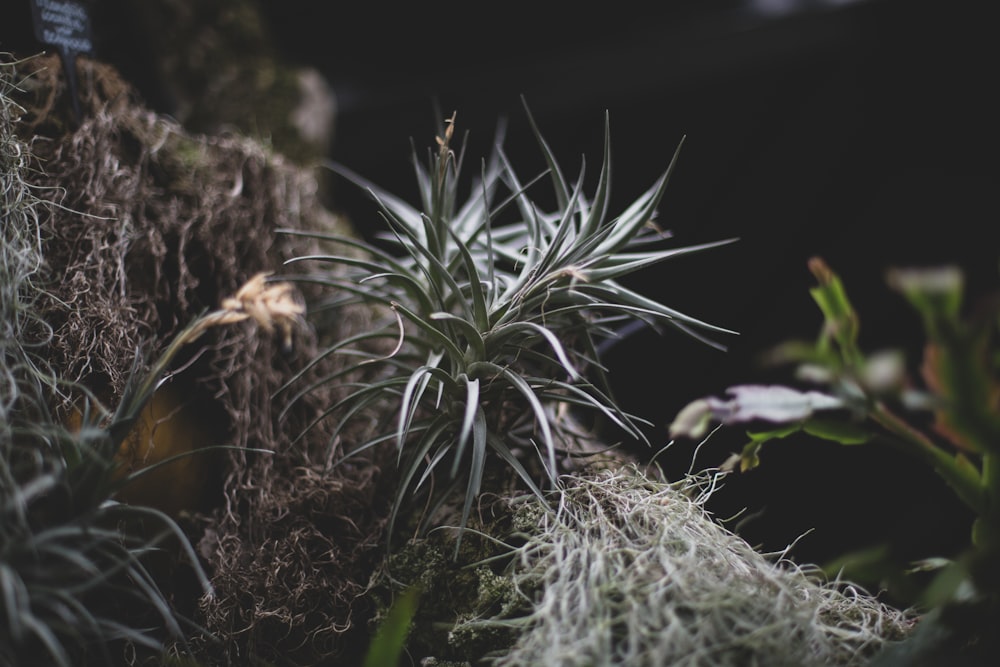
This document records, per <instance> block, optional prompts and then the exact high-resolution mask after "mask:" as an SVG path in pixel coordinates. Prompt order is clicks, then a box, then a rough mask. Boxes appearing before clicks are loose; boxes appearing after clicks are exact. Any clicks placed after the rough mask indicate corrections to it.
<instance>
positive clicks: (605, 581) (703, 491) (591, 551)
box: [466, 465, 912, 667]
mask: <svg viewBox="0 0 1000 667" xmlns="http://www.w3.org/2000/svg"><path fill="white" fill-rule="evenodd" d="M716 482H717V478H713V477H711V476H709V475H708V474H707V473H706V474H703V475H699V476H694V477H690V478H686V479H683V480H681V481H680V482H677V483H674V484H669V483H665V482H661V481H657V480H655V479H653V478H651V477H649V476H647V475H646V474H644V473H643V472H641V471H640V470H638V469H637V468H636V467H634V466H632V465H628V466H625V467H622V468H619V469H617V470H608V471H604V472H600V473H597V474H592V475H573V476H571V477H567V478H565V479H564V484H562V485H561V486H562V488H561V490H559V491H557V492H554V493H555V494H556V495H557V497H556V498H555V502H554V503H552V508H553V509H551V511H543V512H541V513H540V514H539V513H537V512H535V511H534V509H535V508H536V507H544V504H543V503H542V502H541V501H540V500H538V499H537V498H535V497H526V498H524V499H522V502H521V503H519V504H520V505H521V509H520V510H518V511H521V510H524V511H529V512H532V513H533V515H535V516H541V520H540V521H539V522H538V523H537V524H535V528H534V530H533V531H532V532H530V533H529V534H528V535H527V537H526V541H525V542H524V544H523V545H522V546H520V547H518V548H517V549H516V550H515V554H514V556H515V558H514V560H513V562H512V563H511V565H510V566H509V568H508V573H507V574H508V576H510V577H511V579H512V581H513V583H514V585H515V586H516V588H517V589H518V590H520V591H521V592H522V593H523V595H524V600H525V602H526V604H527V608H528V609H530V612H529V613H528V614H527V615H526V616H524V615H522V616H519V617H508V618H499V617H495V618H493V619H492V620H489V621H476V622H474V623H470V624H469V626H470V627H468V628H466V630H471V629H472V628H473V627H475V626H476V625H478V626H480V627H483V628H484V629H485V628H486V627H488V626H490V625H512V626H516V627H518V628H520V632H519V634H518V635H517V640H516V643H515V644H514V646H513V647H512V648H511V649H510V650H509V651H505V652H503V654H502V655H500V656H499V657H496V658H495V660H494V663H493V664H494V665H496V666H497V667H513V666H515V665H559V666H562V667H571V666H574V665H581V666H582V665H587V666H591V667H592V666H594V665H631V666H640V665H650V666H653V665H673V666H691V667H693V666H695V665H712V666H720V665H740V666H744V665H771V666H773V665H795V666H797V667H802V666H805V665H858V664H863V663H864V662H866V661H867V660H868V659H870V658H871V657H872V656H873V655H874V654H875V653H876V652H877V651H878V650H879V649H880V648H882V647H883V646H884V645H885V644H886V643H887V642H891V641H894V640H898V639H902V638H903V637H904V636H905V635H906V634H907V633H908V631H909V628H910V625H911V624H912V623H911V618H910V617H909V616H908V615H907V614H906V613H905V612H902V611H899V610H896V609H893V608H891V607H887V606H885V605H883V604H881V603H879V602H878V601H877V600H875V599H874V598H872V597H871V596H869V595H868V594H867V593H865V592H864V591H861V590H859V589H857V588H855V587H852V586H849V585H844V584H841V583H839V582H830V581H824V580H822V579H820V578H819V575H818V572H817V571H814V570H812V569H810V568H805V567H801V566H797V565H795V564H794V563H791V562H789V561H787V560H785V559H783V558H781V555H780V554H778V555H765V554H761V553H760V552H758V551H756V550H754V549H753V547H751V546H750V545H748V544H747V543H746V542H744V541H743V540H742V539H741V538H739V537H738V536H736V535H734V534H733V533H731V532H729V531H728V530H727V529H726V528H725V527H724V526H723V525H721V524H720V523H718V522H717V521H715V520H714V519H712V518H711V517H710V516H709V515H708V514H707V513H706V511H705V509H704V503H705V501H706V500H707V498H708V497H709V495H710V494H711V493H712V491H713V489H714V488H715V484H716Z"/></svg>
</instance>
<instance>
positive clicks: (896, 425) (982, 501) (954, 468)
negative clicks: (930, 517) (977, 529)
mask: <svg viewBox="0 0 1000 667" xmlns="http://www.w3.org/2000/svg"><path fill="white" fill-rule="evenodd" d="M869 416H870V417H871V418H872V420H874V421H875V423H877V424H878V425H879V426H881V427H882V428H884V429H886V430H887V431H889V432H890V433H891V434H893V435H894V436H896V438H892V439H890V440H891V441H892V442H894V443H895V444H897V445H899V446H900V447H901V448H902V449H904V450H905V451H907V452H909V453H910V454H914V455H916V456H917V457H918V458H920V459H921V460H923V461H925V462H927V463H929V464H930V465H931V466H932V467H933V468H934V469H935V470H936V471H937V472H938V474H940V475H941V476H942V477H944V479H945V481H946V482H947V483H948V484H949V485H951V487H952V488H954V489H955V492H956V493H957V494H958V497H959V498H960V499H961V500H962V501H963V502H964V503H965V504H966V505H968V506H969V507H970V508H972V509H973V510H974V511H975V512H976V514H977V516H979V517H983V516H985V515H986V514H987V512H988V510H989V506H990V504H991V503H990V502H989V500H990V498H989V496H990V495H991V491H990V490H989V489H987V487H986V481H987V480H986V479H985V477H986V474H987V473H986V470H985V463H986V457H984V471H983V475H982V476H980V475H977V474H975V471H974V470H973V469H972V468H971V467H963V466H961V465H960V464H959V463H958V461H957V460H956V459H955V458H954V457H952V456H949V455H948V453H947V452H945V451H944V450H942V449H941V448H940V447H938V446H937V445H935V444H934V442H932V441H931V440H930V438H928V437H927V436H926V435H925V434H924V433H922V432H921V431H919V430H917V429H915V428H914V427H913V426H911V425H910V424H909V423H907V422H906V421H905V420H903V419H901V418H900V417H898V416H897V415H896V414H895V413H893V412H892V411H891V410H889V409H888V408H887V407H886V406H885V404H883V403H882V402H881V401H877V402H876V403H875V405H874V407H873V409H872V410H871V411H870V413H869ZM990 474H991V475H992V476H993V477H998V475H997V473H996V472H992V473H990ZM993 483H994V484H998V483H1000V479H998V480H995V481H994V482H993ZM994 488H995V487H994ZM994 493H995V491H994Z"/></svg>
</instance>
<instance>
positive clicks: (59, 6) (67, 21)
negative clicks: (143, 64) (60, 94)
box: [31, 0, 94, 122]
mask: <svg viewBox="0 0 1000 667" xmlns="http://www.w3.org/2000/svg"><path fill="white" fill-rule="evenodd" d="M31 15H32V18H33V19H34V25H35V38H36V39H38V41H39V42H41V43H42V44H48V45H50V46H53V47H55V49H56V51H57V52H58V53H59V59H60V60H61V61H62V65H63V70H64V71H65V72H66V85H67V87H68V88H69V95H70V101H71V102H72V104H73V113H74V115H75V116H76V120H77V122H79V121H80V115H81V114H80V99H79V97H78V94H77V81H76V56H77V55H79V54H81V53H86V54H90V53H93V50H94V43H93V38H92V37H91V32H90V13H89V9H88V7H87V5H86V3H85V2H82V1H81V0H31Z"/></svg>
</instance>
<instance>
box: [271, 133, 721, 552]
mask: <svg viewBox="0 0 1000 667" xmlns="http://www.w3.org/2000/svg"><path fill="white" fill-rule="evenodd" d="M528 118H529V121H530V122H531V127H532V129H533V131H534V134H535V137H536V139H537V141H538V144H539V146H540V147H541V150H542V154H543V155H544V158H545V161H546V163H547V165H548V169H547V171H546V172H545V173H543V174H541V175H540V176H538V177H536V178H534V179H531V180H530V181H529V182H524V181H522V180H521V178H520V177H519V176H518V175H517V174H516V172H515V171H514V168H513V167H512V165H511V164H510V163H509V161H508V159H507V157H506V155H505V154H504V152H503V150H502V149H501V148H499V147H498V148H497V150H496V152H495V153H493V154H492V155H491V157H490V158H489V159H488V160H486V161H484V163H483V165H482V168H481V173H480V175H479V179H478V180H477V181H475V183H473V185H472V187H471V191H470V194H469V197H468V199H467V200H465V201H462V200H460V198H459V186H460V178H459V177H460V175H461V172H462V165H463V153H462V152H461V151H459V152H458V153H457V154H456V152H455V151H454V150H453V148H452V138H453V133H454V129H455V126H454V116H452V118H451V119H448V120H447V121H446V124H445V127H444V128H442V129H441V131H440V136H439V137H438V138H437V144H438V146H437V150H436V151H435V150H431V151H429V156H428V162H427V166H426V167H425V166H423V165H422V164H421V162H420V160H419V159H417V156H416V154H414V160H413V162H414V167H415V171H416V177H417V181H418V184H419V190H420V203H419V207H414V206H411V205H410V204H407V203H405V202H403V201H401V200H400V199H398V198H397V197H395V196H393V195H391V194H389V193H387V192H384V191H382V190H381V189H379V188H378V187H376V186H374V185H373V184H371V183H369V182H368V181H366V180H365V179H363V178H362V177H360V176H358V175H356V174H354V173H352V172H351V171H349V170H348V169H346V168H344V167H343V166H340V165H337V164H333V165H331V168H332V169H333V170H334V171H335V172H336V173H338V174H340V175H342V176H344V177H345V178H347V179H349V180H350V181H352V182H354V183H355V184H357V185H359V186H361V187H364V188H366V189H367V190H368V192H369V193H370V195H371V196H372V197H373V199H374V200H375V202H376V204H377V206H378V211H379V213H380V214H381V216H382V218H383V219H384V221H385V223H386V224H387V225H388V228H389V235H388V236H387V239H386V240H387V241H388V242H389V243H390V244H393V245H390V246H388V249H386V247H383V246H378V245H375V244H374V243H369V242H366V241H363V240H359V239H356V238H350V237H342V236H325V235H324V236H322V238H325V239H327V240H330V241H335V242H337V243H339V244H341V247H344V248H347V249H348V250H347V251H345V252H343V253H342V254H329V255H322V256H318V255H313V256H305V257H298V258H295V259H293V260H291V261H298V262H302V261H306V260H312V261H319V262H325V263H329V264H333V265H335V269H334V270H331V271H328V272H321V273H318V274H305V275H302V276H298V277H296V278H292V277H289V278H288V279H290V280H293V279H299V280H310V281H318V282H321V283H323V284H326V285H329V286H331V287H334V288H336V289H337V291H336V295H335V297H334V299H333V300H332V301H331V302H330V304H329V305H339V304H342V303H346V302H349V301H355V302H358V301H360V302H366V303H369V304H372V305H373V306H375V307H376V308H380V307H384V308H386V309H388V310H390V311H391V312H392V313H393V314H394V315H395V323H394V324H393V323H392V321H391V320H390V324H389V325H388V326H385V327H383V328H379V329H377V330H374V331H370V332H367V333H364V334H362V335H359V336H357V337H355V338H352V339H350V340H345V341H339V342H336V343H334V344H333V345H332V346H331V347H329V349H327V350H326V352H325V353H324V354H333V353H343V354H352V355H357V358H358V364H357V365H355V366H353V367H352V368H348V369H347V370H345V372H344V373H343V374H341V375H338V376H336V377H329V378H327V380H326V381H329V382H334V381H339V380H340V379H341V378H342V377H343V376H344V375H346V374H347V373H349V372H351V371H352V370H357V369H360V368H362V366H365V365H369V367H371V366H375V367H376V368H378V369H380V371H381V375H377V376H376V377H375V379H374V380H371V381H369V382H366V383H364V384H358V385H351V384H347V386H346V391H347V395H346V397H345V398H344V399H343V400H341V401H340V402H338V403H337V404H336V405H331V406H330V408H329V411H328V414H329V415H335V416H336V417H337V418H338V419H340V420H341V421H340V424H344V423H347V422H348V421H349V420H350V419H351V418H352V417H360V416H363V415H365V413H366V410H368V409H370V408H374V406H375V405H376V404H383V403H384V401H387V400H390V401H393V402H395V404H396V405H398V418H397V419H396V424H395V427H394V428H393V427H387V428H384V429H382V430H376V431H375V432H374V433H373V434H372V435H371V437H370V438H369V439H367V440H366V441H365V442H363V443H360V444H359V445H358V446H356V447H354V448H353V449H351V450H350V451H348V452H347V453H346V455H347V456H350V455H352V454H355V453H357V452H359V451H362V450H365V449H367V448H370V447H372V446H375V445H377V444H379V443H382V442H390V441H394V442H395V445H396V446H397V447H398V455H399V459H398V460H399V464H400V481H399V485H398V490H397V495H396V497H395V500H394V505H393V508H392V511H391V516H390V534H391V531H392V523H393V522H394V521H395V520H396V517H397V516H398V512H399V509H400V507H401V506H402V503H403V502H404V500H405V499H406V498H407V497H410V496H411V494H414V493H417V492H418V491H419V490H421V489H422V488H423V487H424V486H425V485H429V484H428V482H429V480H431V479H432V477H433V476H434V475H435V474H436V473H438V471H443V472H444V473H445V475H446V477H447V482H448V483H447V484H446V485H445V486H446V491H450V490H457V489H460V488H462V487H463V486H464V503H463V508H462V513H461V522H460V527H463V528H464V526H465V525H466V522H467V519H468V517H469V513H470V511H471V508H472V503H473V501H474V499H475V497H476V496H477V495H478V494H479V492H480V491H481V489H482V484H483V479H484V475H485V473H486V471H487V469H488V461H489V460H491V459H498V460H500V461H502V462H504V463H505V464H506V465H507V466H510V468H512V469H513V470H514V471H515V472H516V474H517V476H518V478H519V479H520V480H522V481H523V483H524V484H525V485H526V487H527V488H528V489H530V490H531V491H533V492H535V493H538V494H541V490H540V487H539V484H538V481H537V480H541V482H542V483H543V484H548V485H551V486H555V485H556V480H557V477H558V474H559V469H558V465H557V454H558V453H559V452H560V451H561V450H564V449H572V446H573V437H574V435H573V434H574V430H573V428H572V426H571V425H570V424H569V423H568V422H567V421H565V420H563V419H562V418H561V417H559V415H560V414H563V412H564V411H565V410H563V411H560V410H559V409H557V408H558V407H559V406H563V407H564V408H573V409H584V410H590V411H595V412H596V414H598V415H603V417H604V418H606V419H609V420H611V422H613V423H615V424H617V426H618V427H620V428H621V429H622V430H623V431H624V433H626V434H627V435H628V436H629V437H633V438H636V439H643V438H644V436H643V434H642V431H641V430H640V428H639V424H638V418H636V417H634V416H633V415H630V414H628V413H626V412H625V411H623V410H621V409H620V408H619V407H618V406H617V405H616V403H615V401H614V400H613V398H612V396H611V392H610V391H609V387H608V384H607V381H606V378H605V369H604V368H603V367H602V366H601V362H600V359H599V356H598V353H597V343H598V342H599V341H600V340H602V339H605V338H607V337H612V336H615V330H614V327H615V325H616V324H618V323H621V322H622V321H625V320H641V321H643V322H646V323H648V324H650V325H652V326H659V325H660V324H666V325H670V326H674V327H677V328H679V329H681V330H683V331H685V332H688V333H690V334H692V335H694V336H696V337H698V338H699V339H701V340H703V341H707V342H713V341H711V340H710V339H709V338H707V337H705V336H704V334H705V333H719V332H722V333H730V332H728V331H727V330H725V329H722V328H719V327H715V326H712V325H710V324H707V323H705V322H702V321H700V320H698V319H695V318H693V317H690V316H688V315H685V314H683V313H680V312H677V311H676V310H674V309H672V308H669V307H667V306H665V305H663V304H661V303H658V302H657V301H655V300H653V299H650V298H648V297H645V296H643V295H641V294H639V293H638V292H636V291H633V290H632V289H629V288H627V287H625V286H624V285H623V284H622V283H620V282H619V279H621V278H622V277H624V276H626V275H628V274H630V273H632V272H634V271H638V270H640V269H643V268H645V267H648V266H651V265H653V264H655V263H657V262H662V261H664V260H667V259H670V258H672V257H676V256H679V255H683V254H687V253H691V252H695V251H699V250H703V249H706V248H710V247H715V246H718V245H720V244H722V243H728V242H729V241H720V242H716V243H708V244H704V245H698V246H689V247H682V248H668V249H654V248H653V247H652V246H653V244H654V243H656V242H660V241H663V240H664V239H665V238H667V237H668V235H667V234H665V233H664V232H663V231H661V230H660V229H659V228H658V226H657V225H656V211H657V207H658V206H659V204H660V201H661V198H662V196H663V193H664V189H665V188H666V185H667V181H668V179H669V177H670V174H671V172H672V171H673V169H674V165H675V163H676V159H677V154H676V153H675V154H674V158H673V159H672V160H671V162H670V166H669V167H668V168H667V170H666V172H665V173H664V174H663V175H662V176H661V177H660V178H659V179H658V180H657V181H656V182H655V183H654V184H653V186H652V187H650V188H649V189H648V190H647V191H646V192H644V193H643V194H642V195H640V196H639V197H638V198H637V199H636V200H635V201H634V202H633V203H632V204H631V205H630V206H628V207H627V208H626V209H625V210H624V211H623V212H622V213H620V214H618V215H615V216H612V215H610V210H609V208H610V183H611V160H610V145H609V141H610V140H609V134H610V133H609V131H608V126H607V120H606V121H605V145H604V159H603V162H602V164H601V170H600V174H599V178H598V182H597V186H596V191H595V192H594V193H593V195H592V196H590V197H587V196H585V195H584V192H583V187H584V169H583V168H582V167H581V170H580V174H579V176H578V177H577V179H576V180H575V181H570V180H568V179H567V178H566V177H565V175H564V174H563V170H562V168H561V167H560V166H559V165H558V164H557V162H556V159H555V157H554V156H553V154H552V152H551V150H550V149H549V147H548V145H547V144H546V142H545V141H544V139H543V138H542V136H541V133H540V132H539V130H538V127H537V126H536V124H535V122H534V119H533V118H532V117H531V115H530V113H529V114H528ZM500 138H501V137H498V141H497V142H496V143H497V145H498V146H499V144H500ZM678 150H679V147H678ZM546 173H547V175H548V176H549V180H550V182H551V184H552V188H553V195H554V201H555V210H553V211H551V212H549V211H545V210H544V209H543V207H542V206H540V205H539V204H538V203H537V202H536V201H535V200H533V199H532V198H531V197H530V196H529V190H530V189H531V187H532V186H534V185H535V184H536V182H537V181H539V180H540V179H542V178H543V177H544V176H545V175H546ZM285 231H286V232H287V233H290V234H297V233H302V232H298V231H295V230H285ZM316 236H320V235H318V234H317V235H316ZM323 307H325V305H324V304H319V305H318V306H317V307H316V308H315V311H318V310H320V309H321V308H323ZM392 341H395V344H394V343H393V342H392ZM372 342H381V343H382V344H383V346H385V347H389V346H392V345H394V347H395V349H394V350H393V352H392V353H390V354H388V355H384V356H380V355H379V354H378V353H376V352H366V351H364V350H363V349H362V344H367V343H372ZM292 382H294V380H292ZM291 384H292V383H291V382H290V383H289V385H287V387H291ZM302 391H303V392H305V391H308V389H306V390H302ZM341 431H342V426H340V425H338V427H337V429H335V433H334V436H333V438H334V440H331V447H332V446H333V443H334V442H335V438H337V437H338V435H339V433H340V432H341ZM525 450H526V451H529V452H530V451H532V450H534V451H536V452H537V458H535V459H533V460H534V461H535V462H536V463H537V465H540V469H538V468H537V466H536V464H534V463H533V464H531V466H526V465H525V464H523V463H522V457H520V456H519V451H525ZM529 467H535V468H536V469H535V473H534V474H533V473H532V472H530V471H529V469H528V468H529ZM446 495H447V493H445V494H441V496H440V499H442V500H443V498H444V497H445V496H446ZM456 548H457V546H456Z"/></svg>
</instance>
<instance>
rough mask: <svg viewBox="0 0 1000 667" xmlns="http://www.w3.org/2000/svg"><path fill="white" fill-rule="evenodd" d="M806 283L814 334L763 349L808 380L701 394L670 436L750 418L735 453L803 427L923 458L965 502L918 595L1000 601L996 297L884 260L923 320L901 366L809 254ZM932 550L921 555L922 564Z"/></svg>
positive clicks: (752, 452) (745, 454) (945, 273)
mask: <svg viewBox="0 0 1000 667" xmlns="http://www.w3.org/2000/svg"><path fill="white" fill-rule="evenodd" d="M809 268H810V270H811V271H812V273H813V275H814V276H815V277H816V279H817V281H818V286H817V287H815V288H813V289H812V290H811V294H812V297H813V299H814V300H815V301H816V303H817V304H818V306H819V308H820V310H821V311H822V313H823V316H824V324H823V328H822V330H821V332H820V335H819V337H818V339H817V340H816V341H815V342H814V343H805V342H789V343H785V344H783V345H780V346H778V347H777V348H776V349H775V350H773V351H772V353H771V354H770V355H769V359H770V360H771V361H773V362H775V363H793V364H796V365H797V377H798V379H799V380H800V381H801V382H802V383H803V384H806V385H807V387H792V386H781V385H738V386H734V387H730V388H729V389H728V390H727V393H728V394H729V395H730V398H728V399H720V398H715V397H706V398H701V399H698V400H696V401H694V402H692V403H690V404H688V405H687V406H686V407H685V408H684V409H683V410H681V412H680V413H679V414H678V415H677V417H676V418H675V420H674V422H673V424H672V425H671V433H672V435H673V436H675V437H690V438H695V439H698V438H701V437H703V436H705V434H706V433H707V430H708V428H709V426H710V424H712V423H722V424H734V425H739V424H743V425H751V427H752V428H753V430H752V431H750V432H749V433H748V436H749V438H750V441H749V442H748V443H747V445H746V446H745V447H744V448H743V451H742V452H741V453H740V454H739V456H738V457H736V458H735V461H734V465H735V464H738V465H739V467H740V468H741V469H743V470H746V469H748V468H752V467H754V466H756V465H758V463H759V459H758V454H759V451H760V448H761V447H762V446H763V445H764V444H765V443H767V442H769V441H771V440H775V439H779V438H784V437H786V436H788V435H790V434H792V433H796V432H799V431H803V432H805V433H808V434H810V435H813V436H816V437H818V438H823V439H826V440H831V441H834V442H838V443H842V444H862V443H868V442H872V443H884V444H887V445H889V446H892V447H894V448H896V449H897V450H898V451H900V452H902V453H903V454H905V455H908V456H914V457H916V458H917V459H918V460H920V461H923V462H924V463H926V464H927V465H929V466H931V467H932V468H933V469H934V470H935V471H936V472H937V473H938V474H940V475H941V477H942V478H944V480H945V481H946V482H947V483H948V484H949V485H950V487H951V488H952V489H953V490H954V492H955V494H956V495H957V497H958V498H959V499H961V501H962V502H964V503H965V504H966V505H967V506H968V507H969V508H971V509H972V510H973V512H974V513H975V516H976V519H975V522H974V524H973V528H972V535H971V548H970V550H969V552H968V553H966V554H964V555H962V556H961V557H960V558H958V559H957V560H955V561H954V562H951V563H950V565H948V566H947V567H945V569H943V570H942V571H941V572H940V573H939V575H938V577H937V578H936V579H935V580H934V581H933V582H932V583H931V585H930V587H929V588H928V589H927V591H926V592H925V594H924V599H923V600H922V602H923V603H924V604H928V605H932V606H937V605H943V604H949V603H951V602H952V601H956V600H969V599H976V600H979V599H985V600H992V604H993V605H994V607H996V605H997V604H998V603H1000V598H998V596H1000V577H998V576H997V574H996V571H997V563H998V562H1000V348H998V347H997V333H998V326H1000V299H997V298H996V297H994V298H993V299H991V300H986V301H984V302H983V303H982V304H980V307H979V308H978V309H976V310H974V311H971V312H966V311H965V309H964V304H963V296H964V276H963V273H962V271H960V270H959V269H958V268H957V267H954V266H946V267H940V268H926V269H893V270H891V271H890V272H889V273H888V282H889V285H890V286H891V287H892V288H893V289H895V290H896V291H898V292H899V293H901V294H902V295H903V296H904V297H905V298H906V300H907V301H908V302H909V303H910V305H911V306H912V307H913V308H914V309H915V310H916V311H917V313H918V314H919V315H920V318H921V320H922V324H923V328H924V334H925V336H926V343H925V347H924V355H923V363H922V365H921V367H920V372H921V376H922V380H923V382H922V383H921V382H917V381H915V380H914V379H912V378H908V377H907V373H906V364H905V359H904V358H903V354H902V353H900V352H897V351H889V352H877V353H873V354H866V353H864V352H863V351H862V349H861V347H860V345H859V330H860V318H859V316H858V313H857V312H856V311H855V310H854V307H853V306H852V304H851V302H850V300H849V299H848V296H847V292H846V290H845V288H844V285H843V283H842V281H841V279H840V277H839V276H838V275H837V274H836V273H834V272H833V271H832V270H831V269H830V268H829V267H828V266H827V265H826V263H825V262H824V261H823V260H821V259H819V258H814V259H812V260H810V263H809ZM934 562H938V564H941V563H945V562H947V561H946V560H944V559H942V560H941V561H940V562H939V561H928V562H927V563H924V564H923V565H924V566H928V565H931V564H933V563H934Z"/></svg>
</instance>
